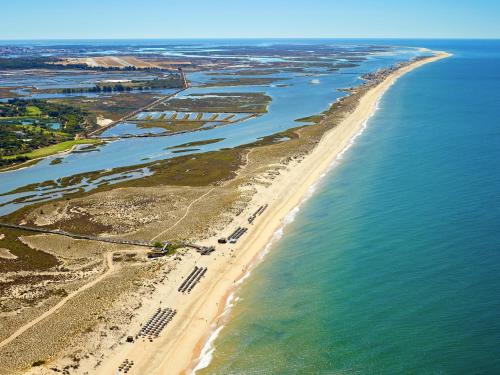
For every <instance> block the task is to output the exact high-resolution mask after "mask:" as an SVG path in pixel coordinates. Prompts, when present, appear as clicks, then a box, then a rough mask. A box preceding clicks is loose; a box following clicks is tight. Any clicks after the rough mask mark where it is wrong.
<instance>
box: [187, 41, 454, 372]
mask: <svg viewBox="0 0 500 375" xmlns="http://www.w3.org/2000/svg"><path fill="white" fill-rule="evenodd" d="M426 50H427V49H426ZM427 51H429V50H427ZM450 56H451V54H449V53H446V52H436V54H435V55H434V56H432V57H429V58H426V59H424V60H420V61H416V62H414V63H412V64H410V65H407V66H404V67H403V68H401V69H398V70H397V71H395V72H393V73H392V74H390V75H389V76H388V77H386V78H385V79H384V80H383V81H382V82H381V83H379V84H378V85H376V86H375V87H373V88H371V89H370V90H368V92H367V93H365V95H363V97H362V98H361V99H360V101H359V103H358V104H357V106H356V109H355V111H354V112H353V113H351V114H349V115H348V116H347V118H345V119H344V120H343V121H342V123H341V124H340V125H339V126H338V127H337V128H340V127H345V123H346V122H347V121H348V120H349V118H351V117H353V115H354V114H356V112H357V111H358V110H359V107H361V106H362V105H363V104H364V105H370V106H371V109H370V113H368V115H367V116H366V118H364V119H359V122H360V123H359V126H358V127H356V130H357V132H355V133H354V134H352V136H351V137H350V138H348V139H347V141H348V142H347V144H346V145H345V147H344V148H342V149H341V150H340V151H339V152H336V153H332V154H331V155H329V157H328V158H327V160H328V161H329V163H328V165H327V166H324V164H323V163H322V165H321V166H320V167H318V170H317V171H314V172H312V173H311V174H313V175H314V177H312V178H313V179H314V181H313V182H312V184H311V185H307V186H301V189H300V191H299V192H297V194H300V199H299V201H298V203H297V204H296V205H294V206H293V207H290V210H289V211H288V214H287V215H285V216H283V217H276V218H275V220H279V225H278V226H277V227H276V228H275V230H274V231H273V234H272V236H271V237H270V238H269V239H268V241H267V243H266V244H265V246H264V247H263V248H262V249H261V250H260V251H257V253H255V256H254V257H253V259H252V261H251V262H250V263H249V264H248V268H247V269H246V270H245V272H243V273H241V274H240V276H239V278H238V279H237V281H236V283H235V284H236V285H234V286H233V287H231V288H230V289H228V290H227V292H226V294H225V295H224V296H223V297H222V298H221V300H220V302H219V306H221V308H220V309H219V312H218V314H217V316H216V317H215V318H214V319H213V321H212V326H213V327H212V329H211V330H210V331H209V332H207V333H205V335H204V336H203V337H202V338H201V339H200V340H199V342H198V343H197V344H196V347H195V348H194V349H193V351H192V357H191V363H190V366H189V367H187V368H185V369H184V370H183V371H182V373H183V374H195V373H196V372H197V371H201V370H203V369H205V368H207V367H208V366H210V363H211V361H212V359H213V358H212V355H213V351H214V350H215V348H214V347H213V346H212V344H213V342H214V341H215V340H216V339H217V337H218V336H219V334H220V332H221V331H222V329H223V328H224V326H225V323H226V322H227V321H228V316H227V315H229V313H230V310H231V308H232V306H233V305H234V303H235V302H237V297H236V299H235V296H234V293H235V292H236V291H237V289H238V287H239V286H240V285H241V284H242V283H243V282H244V281H245V280H246V279H247V278H248V277H250V276H251V272H252V270H253V269H254V267H256V266H257V265H258V264H259V263H260V262H261V261H263V260H264V258H265V256H266V255H267V254H268V253H269V251H270V247H271V246H273V245H274V244H275V242H276V241H279V239H280V238H281V237H282V233H279V232H281V231H283V229H284V228H285V227H286V226H287V225H288V224H290V223H291V222H293V221H294V219H295V215H296V214H297V213H298V212H299V210H300V207H301V206H302V205H303V204H304V203H305V202H306V201H307V200H308V199H309V198H311V197H312V195H313V194H314V190H315V187H316V185H317V184H318V183H320V182H321V180H322V179H323V178H324V177H326V175H327V174H328V173H329V172H330V171H331V169H333V168H334V167H335V163H336V162H337V161H339V160H341V159H342V156H343V154H344V153H345V152H346V151H348V150H349V149H350V148H351V147H352V146H353V144H354V142H355V140H356V138H358V137H359V136H361V135H362V133H363V132H364V131H365V129H366V128H367V123H368V121H369V120H370V119H371V117H373V116H374V115H375V113H376V111H377V109H378V104H379V102H380V100H381V99H382V97H383V96H384V94H385V93H386V92H387V90H388V89H389V88H390V87H391V86H392V85H393V84H394V83H395V82H396V81H397V80H398V79H399V78H400V77H402V76H403V75H405V74H406V73H409V72H410V71H412V70H414V69H416V68H418V67H420V66H423V65H425V64H427V63H431V62H435V61H438V60H441V59H443V58H447V57H450ZM372 91H375V94H376V95H377V98H375V100H373V101H370V103H362V102H363V100H365V99H366V97H367V96H368V95H369V94H370V93H371V94H372V95H373V94H374V93H373V92H372ZM334 131H335V128H334V129H332V130H330V131H328V132H327V133H326V134H325V135H324V137H323V138H322V140H321V142H320V144H319V145H318V146H317V147H316V148H315V149H314V150H313V152H311V154H309V155H308V156H307V157H306V159H309V158H311V157H312V156H313V154H315V153H317V152H318V148H320V147H321V145H325V143H326V142H327V140H325V138H327V137H328V136H329V135H330V136H331V133H332V132H334ZM294 211H295V212H294ZM290 216H292V217H291V218H290V219H289V220H287V221H286V222H284V221H285V219H287V218H288V217H290ZM221 321H222V322H221ZM204 351H205V353H204ZM207 354H208V355H210V358H209V361H208V362H207V363H206V364H202V361H203V360H204V355H207ZM200 364H201V366H200Z"/></svg>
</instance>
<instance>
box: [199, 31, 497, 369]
mask: <svg viewBox="0 0 500 375" xmlns="http://www.w3.org/2000/svg"><path fill="white" fill-rule="evenodd" d="M386 43H398V44H400V45H414V46H421V47H428V48H431V49H435V50H446V51H448V52H451V53H453V54H454V55H453V57H451V58H448V59H445V60H442V61H439V62H436V63H433V64H428V65H426V66H424V67H422V68H420V69H417V70H414V71H412V72H410V73H409V74H407V75H406V76H404V77H403V78H401V79H400V80H399V81H398V82H397V83H396V84H395V85H394V86H393V87H391V89H390V90H389V91H388V92H387V93H386V94H385V95H384V97H383V98H382V100H381V102H380V104H379V109H378V110H377V112H376V113H375V115H374V116H373V117H372V118H371V119H370V120H369V121H368V124H367V127H366V130H365V131H364V133H363V134H362V135H361V136H360V137H358V138H357V139H356V142H355V143H354V144H353V146H352V147H351V148H350V149H349V150H348V151H347V152H346V153H345V154H344V155H343V157H342V158H341V159H340V160H338V161H337V163H336V165H334V166H333V168H332V170H331V171H330V173H328V175H327V176H326V177H325V178H324V179H323V180H322V181H320V182H319V183H318V185H317V186H316V189H315V192H314V194H313V195H312V197H311V198H310V199H308V200H307V201H306V202H305V203H304V204H303V205H302V206H301V207H300V209H299V210H298V212H296V213H295V215H294V220H293V222H291V223H290V224H289V225H287V226H286V227H285V229H284V233H283V235H282V237H281V239H279V240H278V241H275V242H274V243H273V244H272V245H271V246H270V248H269V252H268V254H267V255H266V256H265V257H264V261H263V262H261V263H260V264H259V265H258V266H257V267H256V268H255V269H254V270H253V271H252V273H251V275H250V276H249V277H248V278H247V280H245V282H244V283H243V285H242V286H241V288H240V289H239V290H238V291H237V292H236V295H235V301H233V304H234V306H233V307H232V309H231V311H230V313H229V319H228V321H227V322H226V324H225V326H224V328H223V329H222V330H221V331H220V332H219V335H218V336H217V337H216V338H215V340H214V341H213V343H212V345H210V346H207V347H206V348H205V352H204V358H203V361H204V362H205V364H207V363H208V362H210V363H209V365H208V367H206V368H205V369H202V370H199V371H197V374H202V375H206V374H224V375H227V374H245V375H249V374H266V375H267V374H498V373H500V105H499V103H500V41H495V40H490V41H488V40H483V41H481V40H468V41H467V40H464V41H461V40H451V41H450V40H448V41H447V40H421V41H420V40H409V41H401V40H398V41H386ZM210 359H211V361H210Z"/></svg>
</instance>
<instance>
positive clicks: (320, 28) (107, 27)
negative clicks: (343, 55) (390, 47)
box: [0, 0, 500, 40]
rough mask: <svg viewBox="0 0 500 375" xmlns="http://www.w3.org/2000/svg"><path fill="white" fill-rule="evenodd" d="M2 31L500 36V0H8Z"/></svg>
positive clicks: (49, 35) (95, 35) (2, 2)
mask: <svg viewBox="0 0 500 375" xmlns="http://www.w3.org/2000/svg"><path fill="white" fill-rule="evenodd" d="M0 14H1V16H0V39H9V40H10V39H114V38H165V39H169V38H296V37H298V38H500V0H288V1H285V0H183V1H181V0H80V1H78V0H77V1H75V0H22V1H17V0H0Z"/></svg>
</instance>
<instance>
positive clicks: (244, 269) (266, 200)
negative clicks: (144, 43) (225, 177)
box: [89, 52, 449, 374]
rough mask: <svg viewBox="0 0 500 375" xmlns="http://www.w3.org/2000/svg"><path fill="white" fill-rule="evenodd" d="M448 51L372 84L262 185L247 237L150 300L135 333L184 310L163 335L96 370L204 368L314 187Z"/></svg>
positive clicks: (191, 261)
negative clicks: (397, 90)
mask: <svg viewBox="0 0 500 375" xmlns="http://www.w3.org/2000/svg"><path fill="white" fill-rule="evenodd" d="M448 56H449V54H447V53H444V52H442V53H437V54H436V55H435V56H433V57H429V58H426V59H422V60H418V61H415V62H413V63H411V64H409V65H406V66H404V67H402V68H399V69H398V70H396V71H394V72H392V73H391V74H390V75H388V76H387V77H386V78H385V79H384V80H383V81H382V82H381V83H379V84H378V85H376V86H374V87H372V88H370V89H369V90H368V91H367V92H366V93H365V94H364V96H363V97H362V98H361V99H360V101H359V103H358V105H357V107H356V109H355V110H354V111H353V112H351V113H350V114H349V115H348V116H346V117H345V119H344V120H343V121H342V122H341V124H340V125H338V126H336V127H335V128H333V129H332V130H330V131H329V132H328V133H327V134H325V135H324V137H323V138H322V140H321V142H320V143H319V144H318V145H317V147H316V148H315V149H314V150H313V151H312V152H311V153H310V154H309V155H308V156H306V157H305V158H304V159H303V160H301V161H300V162H292V163H291V164H289V166H288V168H287V169H286V170H284V171H282V172H281V173H280V174H279V175H278V176H277V177H276V179H275V180H274V182H273V183H272V185H271V186H268V187H263V186H256V189H257V194H255V195H254V198H253V199H252V201H251V203H250V204H249V205H248V206H247V208H246V209H245V211H244V212H242V213H241V214H240V215H239V216H238V217H237V218H236V219H235V220H234V222H233V226H234V227H235V228H236V227H237V226H248V227H249V229H248V232H247V233H246V234H245V235H244V236H243V237H242V238H241V240H240V241H238V243H237V244H225V245H218V246H217V250H216V252H215V253H214V254H213V255H211V256H209V257H202V256H199V255H198V254H196V255H195V254H192V255H189V256H188V257H187V258H184V260H183V262H181V264H180V265H179V266H178V267H177V269H176V270H175V271H173V272H172V274H170V275H169V277H168V281H167V282H166V284H165V285H162V286H160V287H159V288H158V290H157V291H156V292H155V293H154V294H153V295H152V296H151V299H150V300H149V301H148V302H147V303H145V304H144V306H143V308H141V310H140V312H139V313H138V316H137V318H136V319H134V321H133V322H132V325H131V326H130V332H131V334H132V333H135V332H137V331H138V330H139V329H140V326H141V324H142V323H144V322H145V321H146V320H147V319H149V317H150V316H151V315H152V314H153V313H154V312H155V311H156V309H157V308H158V307H163V308H164V307H170V308H174V309H176V310H177V315H176V316H175V318H174V319H173V320H172V322H171V323H170V324H169V325H168V326H167V327H166V328H165V329H164V330H163V332H162V334H161V335H160V337H159V338H157V339H156V340H154V341H153V342H149V341H147V340H145V339H138V340H137V341H136V342H135V343H134V344H122V345H119V346H117V347H116V348H114V350H113V351H112V352H110V353H107V354H106V355H105V357H104V358H103V360H102V364H101V365H100V366H99V367H97V368H96V369H94V370H93V371H95V372H96V373H98V374H113V373H115V372H116V370H117V368H118V366H119V365H120V364H121V363H122V362H123V361H124V360H125V359H128V360H131V361H134V364H133V367H132V370H131V372H132V373H138V374H188V373H192V372H193V370H194V369H196V368H200V367H203V366H202V365H200V364H199V362H200V358H201V357H203V356H202V355H201V353H202V349H203V347H204V346H205V344H206V342H207V340H208V339H209V338H210V336H211V334H212V333H213V332H215V331H216V330H218V328H219V327H220V326H221V325H222V324H223V320H224V309H225V307H226V302H227V299H228V297H229V296H230V295H231V294H232V293H233V292H234V290H235V289H236V288H237V286H238V285H239V284H240V283H239V281H240V280H241V279H242V278H244V277H245V275H247V274H248V272H249V271H250V270H251V268H252V267H253V266H254V265H255V264H256V263H258V261H259V260H260V259H261V258H262V253H263V251H264V250H265V249H266V247H267V245H268V244H269V243H270V241H272V239H273V236H274V235H275V233H276V231H277V230H279V229H280V228H281V227H283V226H284V224H285V223H284V220H285V218H286V217H287V215H289V213H290V212H291V211H292V210H294V208H296V207H298V206H300V204H301V202H302V201H303V200H304V199H305V198H306V197H307V196H308V194H310V190H311V187H312V186H314V184H315V183H317V182H318V180H320V179H321V177H322V176H323V175H324V174H325V173H326V172H327V171H328V169H329V168H330V167H331V166H332V163H333V162H334V161H335V160H336V159H338V158H339V156H340V155H341V154H342V153H343V152H344V150H346V149H347V148H348V147H349V146H350V144H352V142H353V138H355V137H356V136H357V135H358V134H360V132H362V130H363V129H364V127H365V126H366V122H367V120H368V119H369V118H370V117H371V116H372V115H373V113H374V112H375V110H376V108H377V103H378V101H379V100H380V98H381V97H382V95H383V94H384V93H385V92H386V90H387V89H388V88H389V87H390V86H391V85H392V84H393V83H394V82H395V81H396V80H397V79H398V78H400V77H401V76H403V75H404V74H406V73H408V72H410V71H412V70H413V69H416V68H418V67H420V66H422V65H424V64H427V63H431V62H434V61H437V60H440V59H443V58H446V57H448ZM250 157H251V156H250ZM264 204H268V205H269V206H268V208H267V209H266V210H265V211H264V213H263V214H262V215H260V216H258V217H257V219H256V220H255V221H254V223H253V224H252V225H248V222H247V218H248V217H249V216H250V215H251V214H252V213H253V212H255V210H256V209H257V208H258V207H260V206H261V205H264ZM227 235H228V233H220V234H218V235H217V236H214V237H213V238H211V239H210V240H207V242H206V244H211V245H217V243H216V242H217V238H219V237H223V236H227ZM195 265H196V266H199V267H207V268H208V271H207V273H206V275H205V277H203V279H202V280H201V281H200V283H199V285H198V286H197V287H195V288H194V289H193V291H192V293H190V294H181V293H179V292H178V291H177V288H178V286H179V285H180V284H181V283H182V281H183V279H184V278H185V277H186V276H187V275H188V274H189V273H190V272H191V270H192V269H193V267H194V266H195ZM205 360H206V358H205ZM89 370H90V369H89ZM93 371H92V372H93Z"/></svg>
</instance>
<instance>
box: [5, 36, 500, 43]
mask: <svg viewBox="0 0 500 375" xmlns="http://www.w3.org/2000/svg"><path fill="white" fill-rule="evenodd" d="M252 39H259V40H287V39H288V40H289V39H296V40H374V39H388V40H500V37H293V36H289V37H288V36H287V37H267V36H266V37H174V38H172V37H170V38H169V37H116V38H95V37H93V38H15V39H3V38H0V41H2V42H10V41H56V40H58V41H65V40H68V41H80V40H252Z"/></svg>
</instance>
